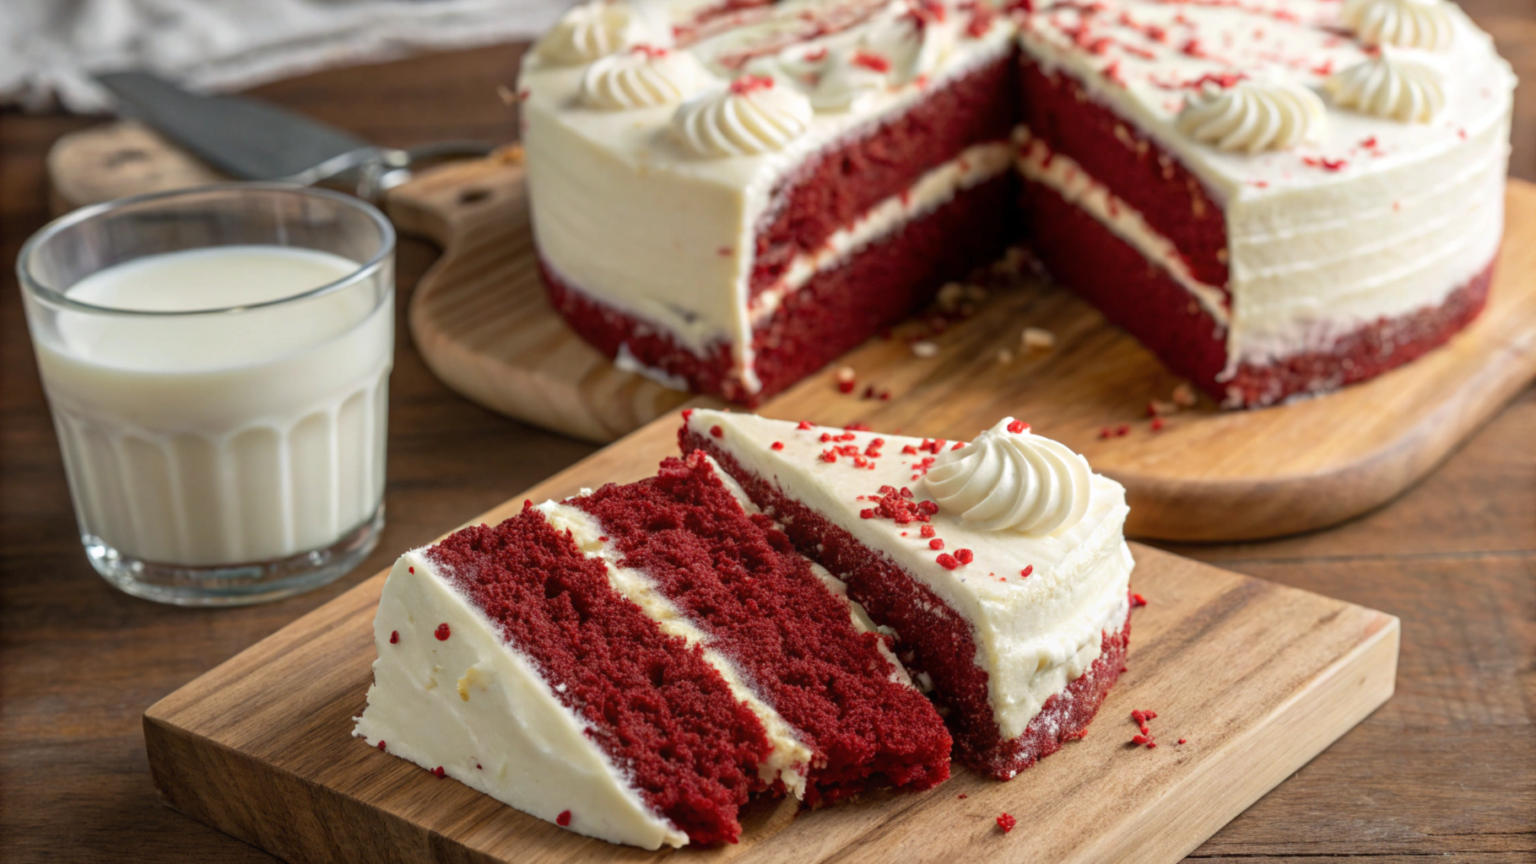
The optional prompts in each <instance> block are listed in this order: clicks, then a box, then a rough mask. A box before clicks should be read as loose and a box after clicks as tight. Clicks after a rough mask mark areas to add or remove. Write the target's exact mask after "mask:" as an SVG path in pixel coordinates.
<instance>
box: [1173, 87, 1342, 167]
mask: <svg viewBox="0 0 1536 864" xmlns="http://www.w3.org/2000/svg"><path fill="white" fill-rule="evenodd" d="M1326 122H1327V113H1326V111H1325V109H1324V108H1323V100H1321V99H1319V98H1318V97H1317V94H1316V93H1313V92H1312V91H1311V90H1308V89H1307V88H1305V87H1302V86H1301V85H1299V84H1292V83H1289V82H1283V81H1239V82H1237V83H1236V84H1234V85H1232V86H1231V87H1226V88H1223V87H1221V86H1220V85H1218V84H1214V83H1210V82H1207V83H1206V84H1205V85H1204V86H1203V87H1202V88H1201V89H1200V91H1199V92H1198V93H1197V94H1196V95H1195V96H1193V97H1191V98H1190V99H1189V101H1188V102H1186V103H1185V105H1184V110H1183V111H1180V112H1179V116H1178V120H1177V125H1178V127H1179V130H1180V131H1182V132H1183V133H1184V134H1186V135H1188V136H1189V137H1191V138H1193V139H1195V140H1196V141H1201V142H1204V143H1206V144H1210V145H1211V146H1212V147H1215V148H1216V149H1218V150H1233V151H1241V152H1245V153H1258V152H1260V151H1262V150H1287V149H1290V148H1291V147H1295V146H1296V145H1297V144H1300V143H1302V142H1303V141H1310V140H1314V139H1316V138H1317V137H1318V136H1319V135H1320V134H1321V133H1322V130H1323V124H1324V123H1326Z"/></svg>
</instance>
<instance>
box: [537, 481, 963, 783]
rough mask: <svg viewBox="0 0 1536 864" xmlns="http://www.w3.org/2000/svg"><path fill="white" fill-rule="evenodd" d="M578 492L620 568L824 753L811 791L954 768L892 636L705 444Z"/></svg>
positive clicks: (925, 777) (916, 779) (940, 726)
mask: <svg viewBox="0 0 1536 864" xmlns="http://www.w3.org/2000/svg"><path fill="white" fill-rule="evenodd" d="M566 503H568V504H570V505H572V506H575V507H577V508H580V509H581V510H583V511H585V512H586V513H588V514H590V515H591V516H592V517H593V518H594V519H596V520H597V521H598V523H599V524H601V525H602V527H603V531H604V532H605V533H606V534H607V535H608V536H609V538H610V542H611V543H612V544H613V546H614V547H615V548H616V549H617V551H618V552H619V553H620V554H621V555H622V558H621V561H620V564H621V566H624V567H628V568H633V569H636V570H639V571H641V572H643V573H645V574H646V575H647V576H649V577H650V578H651V579H653V580H655V582H656V584H657V586H658V588H659V589H660V591H661V593H662V594H664V595H665V596H666V597H667V598H668V599H669V600H670V601H671V602H672V603H673V604H674V605H676V606H677V607H678V608H679V609H680V610H681V611H682V612H683V613H684V614H685V615H686V616H687V617H688V618H689V619H690V620H692V621H693V622H695V623H696V624H697V625H698V626H699V627H700V629H702V630H703V631H704V632H706V633H707V634H709V637H710V646H711V647H712V648H714V649H715V650H718V651H720V652H721V653H722V654H724V655H725V656H726V657H728V658H729V659H730V660H731V661H732V662H733V663H735V664H736V666H737V668H739V669H741V670H742V672H743V673H744V675H745V676H746V678H747V679H748V680H749V682H750V685H751V686H752V688H753V690H754V692H756V693H757V694H758V695H759V696H760V697H761V698H762V699H763V701H765V702H767V703H768V704H769V705H770V706H772V707H773V708H774V709H775V710H776V711H778V712H779V714H780V715H782V716H783V717H784V719H785V720H786V721H788V722H789V724H790V725H791V726H793V727H794V728H795V730H796V731H797V732H798V733H799V735H800V737H801V740H803V741H804V742H805V743H806V745H807V746H809V747H810V748H811V750H812V751H813V752H814V757H813V760H812V764H811V766H810V770H809V777H808V781H809V782H808V784H807V789H806V798H805V800H806V801H807V803H810V804H812V805H815V804H820V803H829V802H832V801H836V800H838V799H840V798H845V797H847V796H849V795H853V794H857V793H859V792H862V791H864V790H866V789H870V788H877V787H884V786H895V787H898V788H908V789H927V788H929V787H932V786H934V785H936V784H938V783H940V782H942V781H943V780H944V779H946V778H947V777H948V776H949V751H950V737H949V734H948V732H947V731H945V728H944V723H943V721H942V720H940V719H939V716H938V714H937V713H936V712H935V711H934V709H933V706H932V705H931V704H929V702H928V700H927V699H925V698H924V697H923V695H922V694H921V693H919V692H917V691H916V690H915V689H913V688H912V687H909V686H906V685H904V684H901V683H898V682H894V681H892V680H891V675H892V673H893V672H894V671H895V670H894V667H893V666H892V665H891V663H890V661H889V660H888V659H886V658H885V656H883V655H882V654H881V653H880V638H881V637H879V636H878V635H876V634H874V633H859V632H858V631H856V630H855V629H854V628H853V625H852V623H851V622H850V619H849V612H848V607H847V604H846V603H845V602H844V601H843V600H841V599H840V598H838V597H835V596H834V595H833V594H832V593H831V592H829V591H828V590H827V589H826V588H825V586H823V585H822V583H821V581H820V580H819V579H817V577H816V575H815V574H814V573H812V572H811V565H810V562H808V561H807V560H806V559H805V558H803V557H801V556H800V555H799V554H798V553H797V552H795V550H794V548H793V546H792V545H791V544H790V541H789V539H788V538H787V537H785V536H784V534H783V533H781V532H780V531H778V530H777V529H775V528H774V527H773V524H772V522H771V521H770V520H768V519H767V518H766V517H764V516H761V515H758V516H748V515H747V514H746V513H745V512H743V511H742V509H741V507H740V505H739V504H738V503H737V501H736V499H735V498H734V497H733V496H732V495H731V493H730V492H729V491H727V489H726V488H725V487H724V486H723V485H722V484H721V482H720V480H719V478H718V477H717V476H716V475H715V472H714V469H713V468H712V467H711V466H710V465H709V462H708V460H706V459H704V457H703V456H702V454H698V453H693V454H690V455H689V457H688V458H687V460H686V461H684V460H679V459H668V460H667V461H665V462H663V463H662V466H661V471H660V473H659V474H658V475H657V476H656V477H653V478H651V479H648V480H642V481H639V482H637V483H630V484H627V485H623V486H618V485H614V484H608V485H606V486H604V487H602V488H601V489H599V490H597V491H596V492H593V493H591V494H589V495H585V496H583V497H580V498H573V499H570V500H569V501H567V502H566Z"/></svg>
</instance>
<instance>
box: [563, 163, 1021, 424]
mask: <svg viewBox="0 0 1536 864" xmlns="http://www.w3.org/2000/svg"><path fill="white" fill-rule="evenodd" d="M1016 184H1017V181H1016V179H1015V178H1014V176H1013V174H1012V172H1009V173H1006V174H1004V175H1002V176H999V177H997V178H995V179H993V180H990V181H987V182H985V183H982V184H980V185H978V186H975V187H972V188H971V189H968V190H965V191H962V192H960V193H959V194H957V195H956V196H955V197H954V198H953V199H952V200H951V201H949V202H948V203H947V204H945V205H943V206H942V207H939V208H937V209H936V210H934V211H932V212H931V213H929V214H927V215H926V216H923V217H922V218H920V219H915V220H913V221H911V222H908V223H907V224H906V225H905V226H904V227H903V228H902V229H901V230H899V231H896V232H893V233H892V234H890V235H889V236H887V237H885V238H884V239H882V240H880V241H878V242H875V243H872V244H870V245H869V246H867V247H865V248H864V249H863V250H861V251H860V252H858V253H857V254H855V255H854V256H852V257H851V258H850V259H848V261H846V262H844V263H843V264H842V265H840V266H838V267H835V268H833V269H831V270H826V271H823V272H821V273H818V274H817V275H816V276H815V277H813V278H812V279H811V281H809V282H807V283H806V284H805V286H804V287H803V288H801V289H800V290H799V291H796V292H794V293H792V294H790V295H789V296H787V297H786V298H785V299H784V303H783V305H781V306H780V307H779V308H778V309H777V310H776V311H775V312H774V314H773V316H772V317H771V318H769V319H768V321H766V322H765V323H764V324H763V325H761V326H759V327H758V328H757V329H756V330H755V331H754V332H753V347H754V349H755V350H756V351H757V362H756V371H757V375H758V378H759V379H760V380H761V381H762V385H763V387H762V390H761V391H759V392H757V393H748V392H746V390H745V389H744V388H743V387H742V386H741V384H740V382H738V381H737V380H735V378H734V377H733V376H732V375H731V371H732V367H733V361H732V358H731V352H730V347H729V346H728V345H726V344H725V343H723V342H722V343H716V344H714V345H713V346H711V347H710V349H709V352H708V355H707V356H705V357H699V356H698V355H695V354H693V353H692V352H690V351H689V350H688V349H687V348H685V347H683V346H682V345H679V344H678V343H677V341H676V340H675V339H673V337H672V335H671V334H670V333H667V332H663V331H660V330H658V329H657V328H656V327H655V326H653V325H650V324H648V323H646V322H644V321H641V320H639V319H637V318H634V317H632V316H630V315H627V314H625V313H623V312H621V311H619V310H617V309H615V308H613V307H612V306H608V305H606V304H604V303H602V302H601V301H599V300H597V299H596V298H593V297H591V296H590V295H588V294H586V293H584V292H583V291H582V290H581V289H580V286H576V285H569V284H567V283H565V282H564V281H563V280H562V279H561V278H560V276H559V275H558V274H556V273H555V272H554V271H553V270H551V269H550V268H549V267H548V266H547V265H542V264H541V269H542V272H543V275H544V284H545V287H546V288H547V289H548V291H549V296H550V301H551V303H553V304H554V307H555V309H556V310H558V311H559V312H560V314H561V315H562V316H564V318H565V320H566V321H567V322H569V323H570V325H571V328H572V329H574V330H575V331H576V332H577V333H578V334H580V335H581V337H582V338H583V339H585V340H587V341H588V342H590V343H592V344H593V345H594V346H596V347H597V349H598V350H599V351H602V352H603V353H604V354H606V355H608V356H609V357H615V356H617V355H618V351H619V346H621V345H627V346H628V348H629V353H630V354H631V355H632V356H633V357H634V358H635V359H637V360H638V361H640V362H641V363H642V364H644V365H646V366H649V367H651V368H655V369H660V370H662V371H663V372H665V373H667V374H668V375H673V376H677V377H680V378H682V379H683V380H685V381H687V382H688V384H689V386H690V387H691V388H692V389H693V390H695V391H697V392H700V393H713V394H716V395H719V396H723V397H725V398H726V399H730V400H731V401H733V402H741V403H744V404H747V405H756V404H758V403H759V402H761V401H762V400H764V399H767V398H768V397H770V396H773V395H774V394H776V393H778V392H779V391H781V390H783V389H784V388H786V387H788V386H789V385H791V384H793V383H795V382H796V381H798V380H800V379H801V378H803V377H805V376H806V375H809V374H810V373H812V372H814V371H816V370H817V369H820V368H821V367H822V366H825V365H826V364H827V363H828V362H830V361H831V360H833V359H834V358H836V357H837V356H838V355H840V354H842V353H843V352H845V351H847V350H848V349H850V348H852V347H854V346H855V345H858V344H859V343H861V342H863V341H864V340H865V339H868V338H869V337H871V336H873V335H875V334H876V333H878V332H879V331H880V330H881V328H884V327H888V326H890V325H892V324H894V323H896V322H897V321H900V320H901V319H902V318H905V317H906V316H907V315H908V314H910V313H911V312H913V311H914V310H916V309H918V308H920V307H922V306H923V305H925V304H927V303H929V302H931V301H932V300H933V296H934V294H935V293H936V292H937V291H938V289H939V286H940V285H942V284H943V283H944V282H945V281H947V280H950V279H957V278H961V277H963V276H965V275H966V274H967V273H969V272H970V270H971V268H973V267H975V266H976V265H977V264H980V263H984V262H987V261H992V260H995V259H996V258H997V257H998V256H999V255H1001V254H1002V252H1003V250H1004V249H1006V248H1007V247H1008V244H1009V243H1011V242H1012V241H1013V240H1014V239H1015V238H1016V237H1017V236H1018V228H1017V218H1016V217H1017V211H1018V207H1017V205H1016V204H1015V198H1016V196H1017V185H1016Z"/></svg>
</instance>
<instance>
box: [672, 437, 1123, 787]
mask: <svg viewBox="0 0 1536 864" xmlns="http://www.w3.org/2000/svg"><path fill="white" fill-rule="evenodd" d="M680 440H681V446H682V449H683V450H684V451H685V452H694V451H703V452H705V453H708V454H710V455H711V456H712V457H713V458H714V459H715V460H716V461H717V462H718V464H719V465H720V467H721V468H722V469H724V470H725V471H726V472H727V473H729V474H730V475H731V476H732V477H734V478H735V479H736V480H737V481H738V482H739V483H740V484H741V487H742V489H743V490H745V493H746V495H747V496H748V497H749V498H750V499H751V500H752V501H753V503H755V504H756V505H757V506H758V507H761V508H762V510H763V512H764V513H765V514H766V515H768V516H770V517H772V518H773V519H775V520H777V522H778V523H780V524H781V525H782V527H783V530H784V532H785V533H786V534H787V535H788V536H789V538H790V540H792V541H793V542H794V544H795V546H796V547H797V548H799V549H800V551H801V552H803V553H804V554H806V555H807V556H809V557H811V558H814V559H815V560H817V561H818V562H820V563H821V564H822V565H823V566H824V567H825V568H826V569H827V570H828V571H829V572H831V573H832V574H834V575H835V576H836V577H837V578H838V579H839V580H841V581H842V582H844V583H846V585H847V590H848V594H849V596H850V597H851V598H853V599H854V600H855V601H857V602H858V603H859V604H860V605H862V606H863V608H864V609H865V610H867V612H868V614H869V616H870V617H871V619H872V620H873V621H875V622H876V623H877V624H879V625H880V626H881V627H884V628H889V629H890V630H891V631H892V632H894V633H895V634H896V639H897V642H896V652H897V654H898V656H899V657H900V658H901V660H902V662H903V663H904V664H905V665H906V666H907V668H908V669H909V670H910V671H911V672H912V673H913V675H914V676H915V677H916V679H917V680H918V681H919V683H920V684H921V685H922V686H924V687H925V688H927V689H929V690H930V693H929V695H930V696H931V697H932V698H933V699H934V701H935V702H936V703H937V704H938V705H939V706H940V709H941V711H943V712H944V713H945V717H946V719H947V720H948V722H949V724H950V728H951V730H952V731H953V732H954V736H955V750H956V754H957V756H958V757H959V758H960V759H961V760H962V761H964V762H965V763H966V764H968V765H969V766H971V767H972V768H974V769H976V770H978V771H981V772H983V773H986V774H988V775H990V776H992V777H994V778H997V779H999V780H1006V779H1008V778H1011V777H1013V776H1014V775H1016V774H1017V773H1018V772H1019V771H1021V770H1023V769H1025V768H1028V767H1029V766H1030V765H1032V764H1034V762H1035V761H1036V760H1038V759H1040V758H1042V757H1044V756H1047V755H1049V754H1051V753H1054V752H1055V751H1056V750H1058V749H1060V747H1061V746H1062V744H1063V742H1066V741H1069V740H1072V739H1074V738H1080V737H1082V735H1083V734H1084V732H1085V730H1086V728H1087V725H1088V723H1089V721H1090V720H1092V719H1093V716H1094V713H1095V712H1096V711H1097V710H1098V708H1099V705H1100V704H1101V703H1102V702H1103V700H1104V697H1105V694H1106V693H1107V692H1108V691H1109V689H1110V687H1112V686H1113V685H1114V683H1115V681H1116V679H1118V678H1119V676H1120V672H1121V670H1122V668H1123V666H1124V663H1125V657H1126V648H1127V643H1128V640H1129V638H1130V603H1129V593H1128V580H1129V577H1130V572H1131V569H1132V567H1133V566H1134V562H1133V561H1132V559H1131V555H1130V551H1129V549H1128V548H1127V546H1126V544H1125V540H1124V536H1123V528H1124V523H1125V516H1126V513H1127V509H1126V506H1125V490H1124V489H1123V488H1121V487H1120V485H1119V484H1117V483H1115V482H1114V481H1113V480H1109V479H1107V478H1105V477H1102V476H1099V475H1096V474H1093V473H1092V471H1091V470H1090V469H1089V468H1088V464H1087V462H1086V461H1084V460H1083V458H1082V457H1081V456H1079V455H1077V454H1075V453H1073V452H1072V451H1070V450H1068V449H1067V448H1066V447H1064V446H1062V445H1061V444H1058V443H1056V442H1054V441H1050V440H1048V439H1045V438H1041V437H1039V436H1036V435H1033V434H1031V432H1030V430H1029V427H1028V425H1027V424H1025V423H1022V422H1020V421H1016V420H1014V419H1012V418H1005V419H1004V420H1003V421H1002V422H1000V423H999V424H998V425H997V426H996V427H994V428H993V429H991V430H989V431H987V432H983V433H982V434H981V435H980V436H978V437H977V438H976V439H975V440H974V441H972V442H970V443H968V444H967V443H963V442H948V441H935V440H932V439H923V438H907V437H902V436H895V435H882V434H879V433H875V432H866V431H852V430H842V429H830V428H825V427H820V426H812V425H811V424H809V423H799V424H796V423H787V422H784V421H779V420H767V419H764V418H761V417H756V416H752V415H741V414H730V413H722V412H716V411H705V410H697V411H692V412H689V413H688V415H687V419H686V420H685V425H684V426H683V429H682V430H681V433H680Z"/></svg>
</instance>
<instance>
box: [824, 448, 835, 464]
mask: <svg viewBox="0 0 1536 864" xmlns="http://www.w3.org/2000/svg"><path fill="white" fill-rule="evenodd" d="M821 461H823V462H836V461H837V454H836V453H834V452H833V451H831V450H823V451H821Z"/></svg>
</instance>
